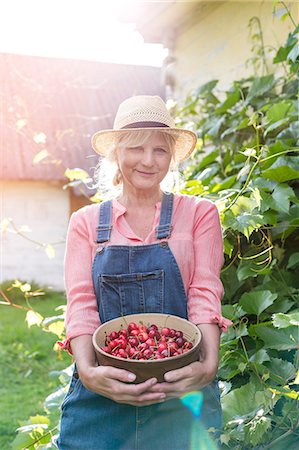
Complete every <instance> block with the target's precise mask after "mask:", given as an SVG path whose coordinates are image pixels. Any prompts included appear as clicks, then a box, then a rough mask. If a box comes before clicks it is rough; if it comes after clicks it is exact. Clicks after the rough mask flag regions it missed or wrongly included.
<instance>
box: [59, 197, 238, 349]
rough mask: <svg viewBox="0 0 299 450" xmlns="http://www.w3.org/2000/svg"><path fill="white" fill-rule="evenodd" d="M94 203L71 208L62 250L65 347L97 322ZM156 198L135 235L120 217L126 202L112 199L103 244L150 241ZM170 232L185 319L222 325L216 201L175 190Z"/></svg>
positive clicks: (96, 206) (220, 250)
mask: <svg viewBox="0 0 299 450" xmlns="http://www.w3.org/2000/svg"><path fill="white" fill-rule="evenodd" d="M99 207H100V205H99V204H94V205H88V206H85V207H83V208H81V209H80V210H78V211H76V212H75V213H73V214H72V216H71V219H70V223H69V229H68V233H67V244H66V253H65V288H66V294H67V312H66V340H65V341H64V343H63V344H61V345H62V347H63V348H67V349H70V340H71V339H73V338H74V337H77V336H80V335H84V334H89V335H92V334H93V332H94V331H95V330H96V328H97V327H98V326H99V325H100V319H99V312H98V307H97V301H96V297H95V293H94V289H93V282H92V275H91V270H92V263H93V259H94V256H95V254H96V249H97V247H98V246H99V245H101V246H102V245H103V244H96V243H95V240H96V227H97V225H98V219H99ZM160 207H161V202H159V203H157V204H156V214H155V218H154V223H153V227H152V230H151V232H150V234H149V235H148V236H147V238H146V239H141V238H140V237H138V236H137V235H136V234H135V233H134V231H133V230H132V229H131V228H130V226H129V224H128V223H127V221H126V218H125V212H126V208H125V207H124V206H123V205H121V204H120V203H119V202H118V201H117V200H113V217H112V220H113V223H112V225H113V228H112V232H111V238H110V241H109V243H105V244H104V245H109V244H113V245H144V244H152V243H156V242H157V239H156V236H155V227H156V226H157V225H158V222H159V214H160ZM172 225H173V229H172V234H171V236H170V238H169V240H168V242H169V247H170V249H171V251H172V253H173V254H174V256H175V259H176V261H177V263H178V266H179V268H180V271H181V275H182V280H183V283H184V286H185V290H186V294H187V300H188V319H189V320H190V321H191V322H193V323H195V324H202V323H216V324H218V326H219V327H220V328H221V330H222V331H227V327H228V326H229V325H230V324H231V322H230V321H229V320H228V319H225V318H223V317H222V315H221V303H220V301H221V298H222V296H223V286H222V283H221V281H220V270H221V267H222V265H223V241H222V233H221V226H220V221H219V215H218V211H217V208H216V206H215V205H214V204H213V203H212V202H211V201H209V200H206V199H199V198H196V197H191V196H187V195H175V198H174V209H173V216H172Z"/></svg>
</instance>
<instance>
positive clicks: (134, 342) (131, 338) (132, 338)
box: [128, 337, 139, 347]
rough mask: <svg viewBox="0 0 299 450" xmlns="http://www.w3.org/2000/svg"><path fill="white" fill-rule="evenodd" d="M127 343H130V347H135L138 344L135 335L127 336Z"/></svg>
mask: <svg viewBox="0 0 299 450" xmlns="http://www.w3.org/2000/svg"><path fill="white" fill-rule="evenodd" d="M128 343H129V344H130V345H132V347H137V346H138V344H139V341H138V339H137V337H129V339H128Z"/></svg>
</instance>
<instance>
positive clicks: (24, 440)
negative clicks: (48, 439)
mask: <svg viewBox="0 0 299 450" xmlns="http://www.w3.org/2000/svg"><path fill="white" fill-rule="evenodd" d="M35 440H36V439H35V437H34V436H32V433H29V432H28V433H24V432H19V433H18V434H17V436H16V438H15V439H14V441H13V442H12V444H11V450H20V449H27V448H34V447H32V445H33V443H34V442H35Z"/></svg>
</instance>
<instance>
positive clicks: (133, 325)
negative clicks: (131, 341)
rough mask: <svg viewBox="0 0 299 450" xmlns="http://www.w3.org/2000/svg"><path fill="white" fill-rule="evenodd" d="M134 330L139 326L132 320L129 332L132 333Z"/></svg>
mask: <svg viewBox="0 0 299 450" xmlns="http://www.w3.org/2000/svg"><path fill="white" fill-rule="evenodd" d="M132 330H138V327H137V325H136V323H135V322H130V323H129V325H128V332H129V333H131V331H132Z"/></svg>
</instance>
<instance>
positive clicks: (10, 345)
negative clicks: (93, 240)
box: [0, 13, 299, 450]
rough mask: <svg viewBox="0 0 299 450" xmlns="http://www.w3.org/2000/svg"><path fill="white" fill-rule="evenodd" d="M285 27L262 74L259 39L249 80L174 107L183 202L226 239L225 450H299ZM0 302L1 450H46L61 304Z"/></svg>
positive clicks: (293, 48) (294, 207)
mask: <svg viewBox="0 0 299 450" xmlns="http://www.w3.org/2000/svg"><path fill="white" fill-rule="evenodd" d="M287 16H288V17H287V19H288V20H291V21H292V23H293V25H294V30H293V32H292V33H290V34H289V36H288V38H287V41H286V42H285V44H284V45H283V46H281V47H280V48H279V49H276V50H275V51H273V49H272V53H273V54H272V57H271V65H268V63H267V58H266V55H265V49H264V48H263V42H262V31H261V30H260V32H259V33H256V34H255V36H254V38H253V39H254V40H255V51H254V53H253V57H252V60H251V64H252V76H250V77H248V78H246V79H237V80H234V81H233V82H232V83H231V86H230V87H229V88H228V89H227V90H225V91H222V92H220V91H219V90H218V89H217V83H218V81H217V80H211V81H209V82H208V83H206V84H204V85H203V86H199V87H198V88H196V89H194V90H193V91H192V92H190V94H189V95H188V96H187V97H186V98H185V101H184V102H181V103H179V104H174V105H173V108H174V113H175V115H176V117H177V118H178V120H179V123H180V124H181V125H183V126H185V127H189V126H190V127H192V129H194V130H196V132H197V135H198V146H197V151H196V152H195V154H194V156H193V157H192V159H191V160H188V164H187V165H185V166H183V167H182V168H181V172H182V173H181V175H182V178H183V179H184V184H183V186H182V188H181V192H182V193H184V194H190V195H196V196H200V197H205V198H208V199H210V200H212V201H213V202H215V204H216V205H217V207H218V210H219V213H220V217H221V222H222V227H223V235H224V249H225V264H224V267H223V269H222V274H221V276H222V281H223V284H224V288H225V295H224V298H223V315H224V316H225V317H227V318H229V319H230V320H232V322H233V325H232V326H231V327H230V328H229V331H228V333H224V334H223V335H222V339H221V361H220V367H219V373H218V377H219V380H220V387H221V395H222V405H223V419H224V429H223V431H222V434H221V437H220V441H221V446H222V448H223V449H229V448H232V449H239V450H241V449H242V450H244V449H245V450H246V449H273V450H280V449H281V448H286V447H288V449H290V450H291V449H295V448H298V442H299V402H298V400H299V371H298V362H299V355H298V349H299V331H298V329H299V328H298V325H299V277H298V269H299V245H298V244H299V199H298V188H299V185H298V179H299V155H298V152H299V147H298V125H299V122H298V103H297V102H298V98H297V96H298V68H299V51H298V31H299V27H298V26H297V25H296V23H295V22H294V19H293V18H292V17H291V15H290V14H289V13H287ZM253 21H254V19H253ZM270 66H271V68H269V67H270ZM70 176H72V174H70ZM78 178H79V179H78V183H82V182H83V183H84V177H82V174H78ZM0 294H1V297H2V298H1V306H0V307H1V317H2V320H1V336H2V342H1V347H0V350H1V361H2V365H1V371H2V373H1V374H2V380H3V382H2V386H1V394H2V395H1V399H2V405H3V406H2V408H1V409H2V411H3V412H2V413H1V414H2V417H1V420H0V423H1V427H2V430H1V438H0V439H1V440H0V446H1V448H12V449H13V450H21V449H39V450H41V449H52V448H54V446H53V444H51V439H52V438H53V436H55V435H56V434H57V430H58V428H57V427H58V417H59V406H60V404H61V401H62V398H63V396H64V394H65V392H66V388H67V383H68V381H69V379H70V373H71V368H70V365H71V363H72V361H71V358H70V356H69V355H67V354H66V353H65V352H61V351H60V349H59V346H58V345H57V344H56V341H57V340H58V339H62V338H63V333H64V329H63V313H64V306H61V305H65V298H64V295H63V294H62V293H53V292H47V291H43V290H41V288H39V287H38V286H33V285H30V284H29V283H28V282H26V281H25V280H22V281H13V282H11V283H7V284H6V285H3V286H2V287H1V291H0ZM15 430H16V431H17V434H15ZM11 443H12V447H11Z"/></svg>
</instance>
